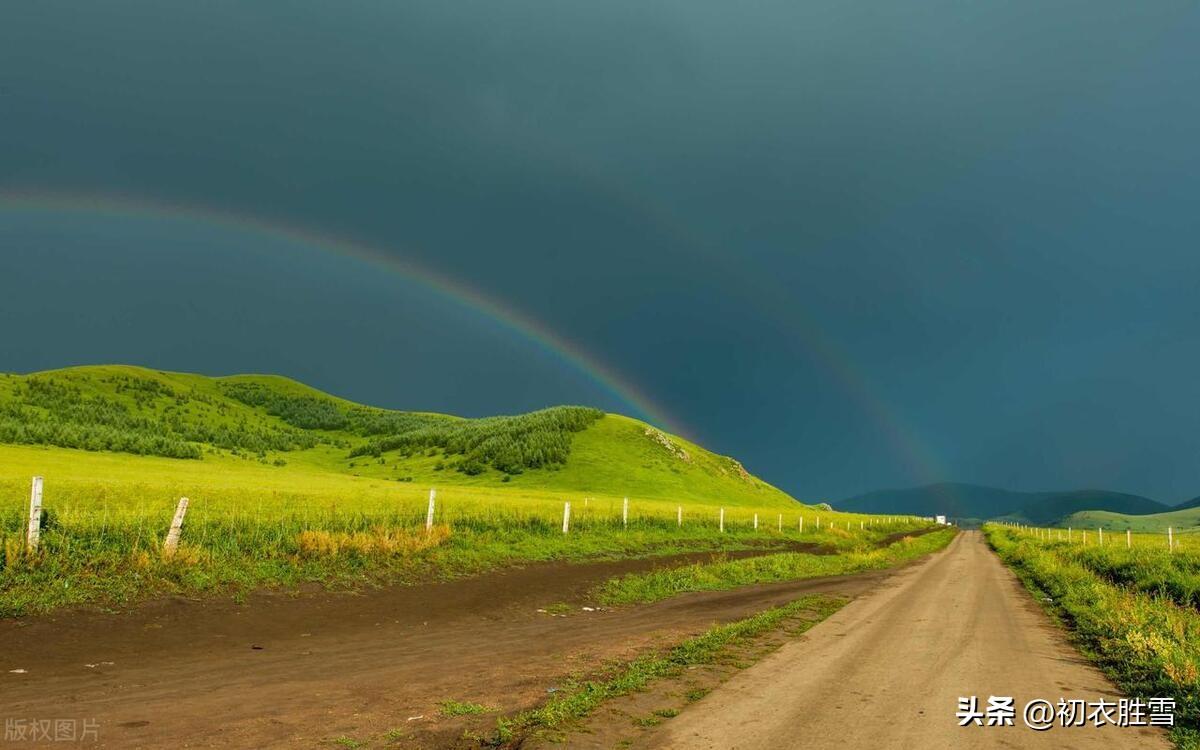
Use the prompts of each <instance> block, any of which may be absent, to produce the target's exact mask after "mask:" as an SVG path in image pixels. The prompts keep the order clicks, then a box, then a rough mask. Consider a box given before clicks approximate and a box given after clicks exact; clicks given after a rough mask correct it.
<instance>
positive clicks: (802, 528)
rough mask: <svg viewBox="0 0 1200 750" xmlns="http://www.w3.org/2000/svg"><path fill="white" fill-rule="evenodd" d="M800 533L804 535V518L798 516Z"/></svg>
mask: <svg viewBox="0 0 1200 750" xmlns="http://www.w3.org/2000/svg"><path fill="white" fill-rule="evenodd" d="M800 533H801V534H803V533H804V516H800Z"/></svg>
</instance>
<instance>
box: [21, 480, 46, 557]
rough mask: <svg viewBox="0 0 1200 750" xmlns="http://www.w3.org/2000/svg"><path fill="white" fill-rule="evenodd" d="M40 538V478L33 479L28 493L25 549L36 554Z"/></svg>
mask: <svg viewBox="0 0 1200 750" xmlns="http://www.w3.org/2000/svg"><path fill="white" fill-rule="evenodd" d="M41 536H42V478H41V477H34V478H33V486H32V487H31V488H30V491H29V526H28V528H27V529H26V532H25V548H26V549H27V550H29V551H30V552H37V548H38V541H39V540H40V539H41Z"/></svg>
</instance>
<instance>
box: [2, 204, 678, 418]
mask: <svg viewBox="0 0 1200 750" xmlns="http://www.w3.org/2000/svg"><path fill="white" fill-rule="evenodd" d="M0 212H48V213H61V212H73V213H82V214H90V215H99V216H112V217H119V218H156V219H164V218H165V219H175V220H180V221H191V222H196V223H200V224H205V225H210V226H216V227H219V228H225V229H230V230H233V231H239V232H244V233H250V234H255V235H259V236H263V237H270V238H274V239H280V240H285V241H288V242H293V243H296V244H298V245H301V246H304V247H308V248H312V249H315V250H320V251H323V252H327V253H333V254H335V255H341V256H345V257H351V258H355V259H357V260H359V261H362V262H364V263H367V264H369V265H371V266H374V267H376V268H380V269H383V270H386V271H388V272H389V273H393V274H396V275H398V276H400V277H402V278H404V279H405V280H408V281H411V282H415V283H417V284H419V285H421V286H423V287H425V288H427V289H430V290H432V291H433V292H435V293H437V294H438V295H440V296H441V297H443V298H445V299H447V300H450V301H451V302H454V303H456V304H459V305H462V306H465V307H467V308H468V309H470V310H473V311H475V312H476V313H478V314H480V315H482V316H484V317H486V318H488V319H490V320H493V321H495V322H496V323H498V324H499V325H501V326H502V327H504V328H506V329H508V330H510V331H512V332H514V333H516V334H517V335H519V336H521V337H523V338H525V339H527V340H529V341H531V342H533V343H534V344H536V345H537V346H538V347H539V348H541V349H543V350H544V351H546V352H547V353H549V354H550V355H552V356H553V357H554V358H556V359H558V360H560V361H562V362H564V363H566V364H567V365H568V366H570V367H571V368H573V369H574V370H576V371H578V372H579V373H581V374H582V375H583V376H585V377H586V378H587V379H588V380H589V381H590V382H592V383H594V384H595V385H596V386H598V387H599V388H600V389H601V390H602V391H604V392H606V393H608V394H610V395H611V396H613V397H614V398H616V399H617V400H618V401H619V402H620V403H622V404H624V405H626V406H627V407H629V408H630V409H631V410H632V411H633V412H634V416H637V417H639V418H642V419H644V420H646V421H648V422H651V423H652V424H654V425H656V426H658V427H661V428H663V429H665V430H669V431H670V432H673V433H675V434H678V435H683V436H685V437H686V436H687V432H686V431H685V430H684V428H683V426H682V425H681V424H680V423H679V422H677V421H676V420H674V419H672V418H670V417H669V416H668V415H667V413H666V412H665V411H664V410H663V409H662V408H661V407H659V406H658V405H656V404H655V403H654V402H653V401H652V400H651V398H650V397H649V396H648V395H647V394H645V393H644V392H643V391H642V390H641V389H639V388H638V387H637V386H635V385H634V384H633V383H632V382H630V381H629V380H628V379H627V378H625V377H624V376H622V375H620V374H619V373H617V372H616V371H615V370H613V369H612V368H611V367H608V366H607V365H605V364H603V363H602V362H600V361H599V360H597V359H596V358H595V357H594V356H592V355H591V354H589V353H588V352H587V351H585V350H584V349H582V348H581V347H579V346H578V345H577V344H574V343H572V342H570V341H568V340H567V339H565V338H563V337H562V336H559V335H558V334H556V333H555V332H554V331H552V330H551V329H550V328H549V327H547V326H546V325H545V324H544V323H542V322H541V321H538V320H535V319H534V318H532V317H530V316H528V315H526V314H525V313H523V312H521V311H519V310H517V309H515V308H514V307H512V306H511V305H506V304H503V303H501V302H500V301H498V300H496V299H495V298H493V297H489V296H487V295H485V294H484V293H483V292H481V291H479V290H477V289H475V288H473V287H471V286H470V285H469V284H467V283H465V282H463V281H461V280H459V279H452V278H449V277H448V276H445V275H443V274H440V273H438V272H437V271H434V270H433V269H430V268H428V267H426V266H423V265H420V264H418V263H415V262H413V261H412V260H410V259H404V258H400V257H397V256H396V255H395V254H393V253H392V252H389V251H388V250H387V249H385V248H383V247H381V246H378V245H371V244H366V243H363V242H360V241H357V240H351V239H347V238H344V237H334V236H332V235H328V234H324V233H322V232H318V231H314V230H312V229H309V228H306V227H300V226H296V225H292V224H283V223H279V222H276V221H273V220H266V219H262V218H258V217H254V216H248V215H244V214H239V213H235V212H231V211H227V210H224V209H217V208H212V207H209V206H201V205H195V204H184V203H178V202H166V201H158V200H149V199H145V198H142V197H131V196H125V195H113V194H104V195H95V194H87V193H64V192H59V191H53V192H48V191H39V190H21V191H11V190H0Z"/></svg>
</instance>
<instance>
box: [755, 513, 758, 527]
mask: <svg viewBox="0 0 1200 750" xmlns="http://www.w3.org/2000/svg"><path fill="white" fill-rule="evenodd" d="M754 530H755V531H758V514H757V513H755V514H754Z"/></svg>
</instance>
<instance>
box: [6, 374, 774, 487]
mask: <svg viewBox="0 0 1200 750" xmlns="http://www.w3.org/2000/svg"><path fill="white" fill-rule="evenodd" d="M0 444H14V445H33V446H38V445H40V446H53V447H56V448H64V449H75V450H84V451H92V452H113V453H117V454H124V455H131V456H132V455H137V456H146V457H158V458H168V459H175V460H179V461H184V462H197V461H198V462H204V461H212V460H216V459H219V460H221V461H226V460H228V459H231V458H232V459H237V460H240V461H244V462H248V463H257V464H261V465H263V466H267V467H272V468H274V469H276V470H278V471H289V470H290V469H296V468H302V469H304V470H305V471H309V472H311V471H321V472H329V473H339V474H346V475H353V476H359V477H365V478H372V479H378V480H388V481H396V482H419V483H422V484H429V485H434V484H436V485H445V484H455V485H465V486H477V487H494V488H497V489H500V488H503V489H514V490H515V489H518V488H526V489H536V490H564V491H571V492H589V491H593V492H612V493H617V492H619V493H628V494H632V495H638V496H641V497H647V498H652V497H662V498H674V499H681V500H683V499H695V500H708V501H716V500H720V501H721V502H723V503H727V504H730V505H739V504H741V505H760V506H770V505H779V504H788V505H791V504H793V503H794V502H795V501H794V500H793V499H792V498H791V497H790V496H788V495H787V494H786V493H784V492H782V491H780V490H778V489H776V488H775V487H773V486H771V485H770V484H767V483H766V482H763V481H762V480H760V479H758V478H757V477H754V476H753V475H751V474H750V473H749V472H747V471H746V470H745V469H744V468H743V467H742V465H741V464H740V463H739V462H738V461H736V460H734V459H732V458H729V457H726V456H719V455H716V454H714V453H711V452H709V451H707V450H705V449H704V448H702V447H701V446H699V445H696V444H694V443H691V442H689V441H687V440H684V439H682V438H679V437H676V436H674V435H670V434H667V433H665V432H662V431H660V430H658V429H656V428H654V427H652V426H650V425H648V424H646V423H644V422H641V421H638V420H636V419H632V418H629V417H624V416H621V415H617V414H606V413H604V412H601V411H599V410H596V409H591V408H587V407H577V406H559V407H552V408H548V409H543V410H540V411H536V412H531V413H529V414H522V415H516V416H502V417H487V418H480V419H466V418H461V417H455V416H449V415H444V414H432V413H428V412H419V411H397V410H391V409H381V408H376V407H371V406H365V405H362V404H357V403H354V402H352V401H348V400H345V399H342V398H338V397H336V396H332V395H329V394H327V393H323V392H321V391H319V390H317V389H314V388H311V387H309V386H307V385H304V384H302V383H298V382H296V381H294V380H290V379H288V378H284V377H280V376H274V375H234V376H229V377H217V378H213V377H207V376H203V375H194V374H186V373H172V372H162V371H158V370H149V369H145V368H140V367H132V366H125V365H110V366H92V367H74V368H68V369H63V370H54V371H47V372H40V373H33V374H29V375H16V374H4V375H0ZM0 450H2V446H0ZM289 467H290V468H289Z"/></svg>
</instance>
